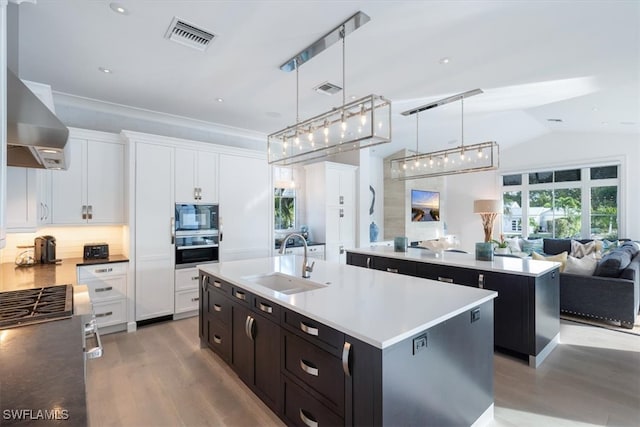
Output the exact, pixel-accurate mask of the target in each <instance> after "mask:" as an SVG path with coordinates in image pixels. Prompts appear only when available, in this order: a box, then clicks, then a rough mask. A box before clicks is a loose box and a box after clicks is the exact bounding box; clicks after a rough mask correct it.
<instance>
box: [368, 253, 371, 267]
mask: <svg viewBox="0 0 640 427" xmlns="http://www.w3.org/2000/svg"><path fill="white" fill-rule="evenodd" d="M367 268H371V257H369V256H368V257H367Z"/></svg>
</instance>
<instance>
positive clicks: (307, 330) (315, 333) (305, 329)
mask: <svg viewBox="0 0 640 427" xmlns="http://www.w3.org/2000/svg"><path fill="white" fill-rule="evenodd" d="M300 330H301V331H302V332H305V333H307V334H309V335H313V336H314V337H317V336H318V329H317V328H314V327H311V326H309V325H307V324H305V323H304V322H300Z"/></svg>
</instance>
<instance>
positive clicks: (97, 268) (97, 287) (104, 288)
mask: <svg viewBox="0 0 640 427" xmlns="http://www.w3.org/2000/svg"><path fill="white" fill-rule="evenodd" d="M127 267H128V263H127V262H126V261H124V262H117V263H104V264H90V265H81V266H78V267H77V282H78V284H81V285H87V287H88V288H89V295H90V296H91V302H92V303H93V311H94V313H95V316H96V321H97V322H98V327H99V328H100V332H101V333H109V332H116V331H121V330H125V329H126V328H127Z"/></svg>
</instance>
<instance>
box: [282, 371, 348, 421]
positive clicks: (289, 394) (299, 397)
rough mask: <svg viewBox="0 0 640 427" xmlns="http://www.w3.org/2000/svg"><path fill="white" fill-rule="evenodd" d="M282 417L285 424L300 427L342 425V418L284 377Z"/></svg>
mask: <svg viewBox="0 0 640 427" xmlns="http://www.w3.org/2000/svg"><path fill="white" fill-rule="evenodd" d="M284 416H285V418H286V420H287V424H289V425H294V426H300V427H312V426H341V425H344V419H343V418H341V417H340V416H338V415H337V414H335V413H334V412H333V411H331V410H330V409H329V408H327V407H326V406H325V405H323V404H322V403H321V402H320V401H318V400H317V399H315V398H314V397H313V396H312V395H311V394H309V393H307V392H306V391H305V390H304V389H303V388H302V387H299V386H298V385H297V384H295V383H294V382H293V381H291V380H289V379H287V378H286V377H284Z"/></svg>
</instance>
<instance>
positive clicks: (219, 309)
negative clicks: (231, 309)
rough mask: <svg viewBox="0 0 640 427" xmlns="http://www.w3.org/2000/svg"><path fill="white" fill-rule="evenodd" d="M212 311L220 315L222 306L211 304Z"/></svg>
mask: <svg viewBox="0 0 640 427" xmlns="http://www.w3.org/2000/svg"><path fill="white" fill-rule="evenodd" d="M213 311H217V312H218V313H220V312H221V311H222V306H221V305H218V304H213Z"/></svg>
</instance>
